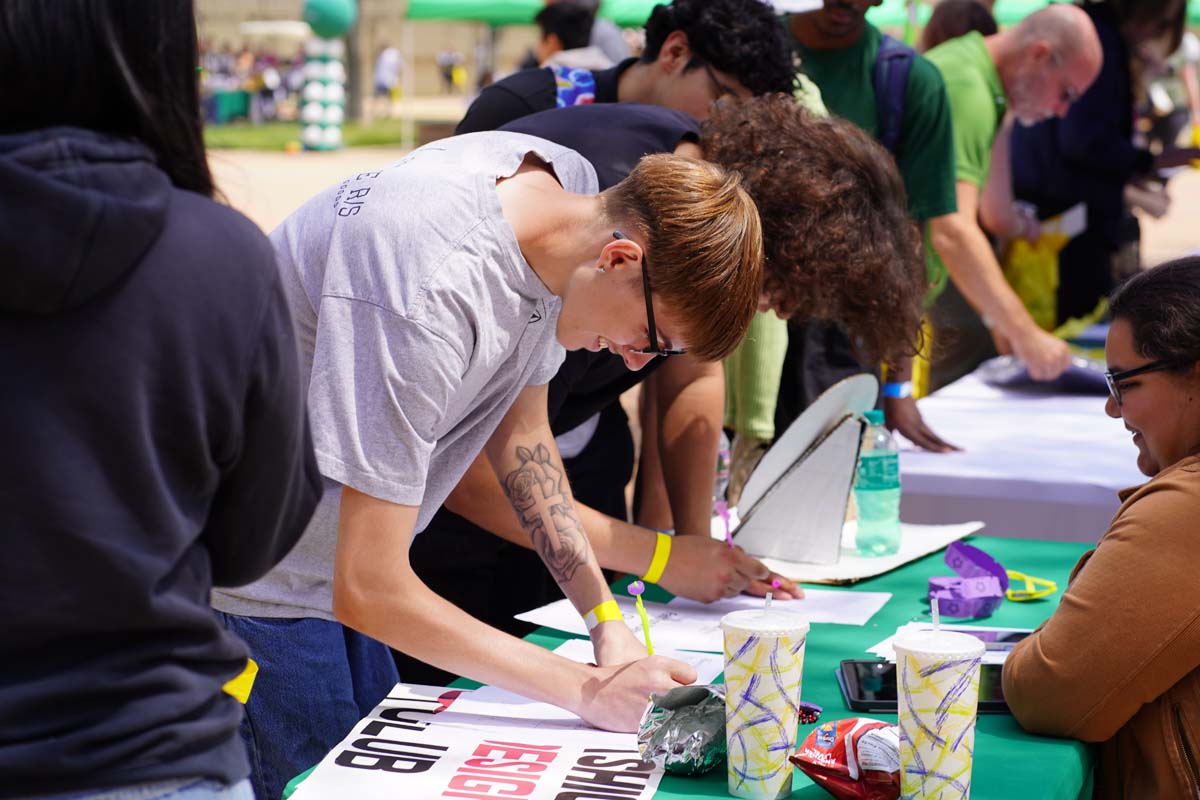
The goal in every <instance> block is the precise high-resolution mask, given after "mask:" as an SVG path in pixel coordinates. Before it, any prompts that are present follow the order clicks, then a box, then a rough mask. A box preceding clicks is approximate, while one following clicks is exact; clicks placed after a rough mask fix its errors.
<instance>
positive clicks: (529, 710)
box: [453, 639, 725, 728]
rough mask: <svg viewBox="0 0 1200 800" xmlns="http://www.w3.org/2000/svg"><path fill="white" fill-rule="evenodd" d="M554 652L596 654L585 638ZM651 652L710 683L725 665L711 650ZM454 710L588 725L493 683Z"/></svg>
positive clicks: (580, 656)
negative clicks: (680, 663) (689, 668)
mask: <svg viewBox="0 0 1200 800" xmlns="http://www.w3.org/2000/svg"><path fill="white" fill-rule="evenodd" d="M554 652H555V653H557V654H559V655H560V656H562V657H563V658H569V659H571V660H572V661H578V662H579V663H580V664H589V663H591V662H592V660H593V658H594V657H595V656H594V653H593V651H592V643H591V641H590V640H588V639H571V640H570V641H567V642H563V643H562V644H561V645H559V646H558V647H556V648H555V649H554ZM654 652H655V655H660V656H667V657H668V658H674V659H676V660H678V661H683V662H684V663H687V664H691V665H692V666H693V667H695V668H696V673H697V675H698V676H699V678H698V680H697V682H698V683H712V682H713V681H714V680H716V677H717V676H718V675H720V674H721V670H722V669H724V666H725V664H724V658H723V657H722V656H720V655H714V654H713V653H691V652H685V651H680V650H659V649H658V648H657V647H656V648H655V651H654ZM453 710H454V711H457V712H460V713H467V714H480V715H483V716H503V717H509V718H511V719H522V720H544V721H559V722H574V723H578V725H577V726H576V727H578V728H586V727H587V724H586V723H584V722H583V720H581V719H580V718H579V717H577V716H576V715H575V714H572V713H571V712H570V711H567V710H566V709H565V708H559V707H558V706H555V705H551V704H549V703H539V702H537V701H536V700H530V699H529V698H527V697H521V696H520V695H519V694H513V693H512V692H509V691H506V690H504V689H498V688H496V687H495V686H482V687H480V688H478V689H476V690H475V691H474V692H471V694H470V695H463V696H462V697H460V698H459V699H458V700H456V701H454V706H453Z"/></svg>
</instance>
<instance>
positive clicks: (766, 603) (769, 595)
mask: <svg viewBox="0 0 1200 800" xmlns="http://www.w3.org/2000/svg"><path fill="white" fill-rule="evenodd" d="M770 607H771V593H770V592H767V602H765V603H763V608H770Z"/></svg>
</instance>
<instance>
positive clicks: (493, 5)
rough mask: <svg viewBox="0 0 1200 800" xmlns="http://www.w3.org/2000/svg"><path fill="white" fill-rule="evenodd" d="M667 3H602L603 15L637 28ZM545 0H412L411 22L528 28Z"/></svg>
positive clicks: (657, 0) (654, 0)
mask: <svg viewBox="0 0 1200 800" xmlns="http://www.w3.org/2000/svg"><path fill="white" fill-rule="evenodd" d="M667 1H668V0H603V2H601V4H600V16H602V17H607V18H608V19H611V20H613V21H614V22H616V23H617V24H618V25H623V26H626V27H637V26H639V25H642V24H643V23H645V21H646V18H647V17H649V16H650V11H651V10H652V9H653V8H654V7H655V6H656V5H658V4H659V3H662V2H667ZM542 5H543V3H542V0H409V3H408V19H412V20H444V21H452V20H459V21H462V22H481V23H483V24H485V25H491V26H493V27H495V26H499V25H528V24H531V23H532V22H533V18H534V16H536V15H537V13H538V11H540V10H541V9H542Z"/></svg>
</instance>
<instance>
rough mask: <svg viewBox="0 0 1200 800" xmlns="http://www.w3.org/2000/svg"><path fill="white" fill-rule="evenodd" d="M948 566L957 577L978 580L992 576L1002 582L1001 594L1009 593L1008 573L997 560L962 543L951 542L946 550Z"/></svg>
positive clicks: (976, 548)
mask: <svg viewBox="0 0 1200 800" xmlns="http://www.w3.org/2000/svg"><path fill="white" fill-rule="evenodd" d="M945 560H946V566H948V567H950V569H952V570H954V573H955V574H956V575H959V576H961V577H963V578H977V577H984V576H987V575H991V576H992V577H993V578H995V579H996V580H998V581H1000V593H1001V594H1003V593H1004V592H1007V591H1008V572H1007V571H1005V569H1004V567H1002V566H1000V564H999V562H997V561H996V559H994V558H992V557H991V556H989V555H988V554H987V553H985V552H983V551H982V550H980V549H979V548H978V547H972V546H971V545H969V544H963V543H962V542H951V544H950V546H949V547H947V548H946V559H945Z"/></svg>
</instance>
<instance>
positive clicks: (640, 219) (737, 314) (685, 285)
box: [602, 155, 763, 361]
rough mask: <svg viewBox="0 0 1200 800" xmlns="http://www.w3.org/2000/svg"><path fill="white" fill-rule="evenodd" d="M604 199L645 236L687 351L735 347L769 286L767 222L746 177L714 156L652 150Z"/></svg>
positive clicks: (708, 354) (713, 357) (657, 291)
mask: <svg viewBox="0 0 1200 800" xmlns="http://www.w3.org/2000/svg"><path fill="white" fill-rule="evenodd" d="M602 197H603V200H604V213H605V215H606V216H607V217H608V219H609V220H610V221H611V222H612V224H613V226H614V227H616V228H617V229H620V228H622V227H625V228H631V229H633V230H636V231H637V232H639V233H640V234H641V235H642V237H644V241H645V243H646V262H647V274H648V275H649V276H650V288H651V291H652V292H653V294H654V296H655V297H657V298H658V299H659V301H660V302H661V303H662V305H663V307H664V308H665V309H666V310H667V311H668V312H669V313H670V314H671V316H672V318H673V319H674V320H675V321H676V322H677V323H678V324H679V325H680V326H681V327H682V329H683V330H682V331H681V333H682V336H683V339H684V341H685V342H686V343H687V346H688V352H689V353H691V354H692V355H694V356H695V357H697V358H699V359H700V360H702V361H718V360H720V359H722V358H724V357H725V356H727V355H729V354H730V353H731V352H733V349H734V348H735V347H737V345H738V343H739V342H741V340H742V337H743V336H745V335H746V329H747V328H748V327H749V326H750V320H751V318H752V317H753V316H754V312H755V311H756V310H757V308H758V296H759V292H761V291H762V269H763V244H762V226H761V224H760V222H759V219H758V209H757V208H756V207H755V205H754V201H753V200H752V199H751V198H750V195H749V194H747V192H746V190H745V189H743V188H742V185H741V178H740V177H739V176H738V175H737V174H736V173H733V172H727V171H725V170H724V169H722V168H721V167H718V166H717V165H715V164H711V163H709V162H707V161H699V160H697V159H694V158H684V157H682V156H674V155H650V156H645V157H644V158H642V160H641V161H639V162H638V165H637V167H635V168H634V170H633V172H631V173H629V177H627V178H625V180H623V181H621V182H620V183H618V184H617V185H616V186H613V187H612V188H610V189H608V190H607V191H606V192H605V193H604V194H603V195H602ZM638 290H639V293H640V291H641V284H640V282H639V284H638Z"/></svg>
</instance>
